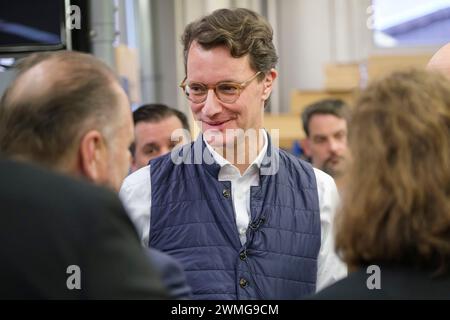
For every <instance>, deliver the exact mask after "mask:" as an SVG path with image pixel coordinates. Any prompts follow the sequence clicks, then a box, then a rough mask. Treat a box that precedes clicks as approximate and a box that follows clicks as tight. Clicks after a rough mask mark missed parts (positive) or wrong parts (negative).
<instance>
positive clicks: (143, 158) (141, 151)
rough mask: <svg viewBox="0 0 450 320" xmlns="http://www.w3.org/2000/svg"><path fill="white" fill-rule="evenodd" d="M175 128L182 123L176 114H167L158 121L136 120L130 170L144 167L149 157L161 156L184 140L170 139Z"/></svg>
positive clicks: (181, 126)
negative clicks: (133, 150)
mask: <svg viewBox="0 0 450 320" xmlns="http://www.w3.org/2000/svg"><path fill="white" fill-rule="evenodd" d="M177 129H183V125H182V123H181V121H180V119H178V118H177V117H176V116H169V117H167V118H165V119H162V120H161V121H159V122H147V121H140V122H138V123H137V124H136V127H135V128H134V134H135V153H134V157H133V162H132V166H131V169H132V171H133V172H134V171H136V170H138V169H140V168H142V167H145V166H146V165H147V164H148V162H149V161H150V160H151V159H153V158H156V157H159V156H162V155H164V154H166V153H168V152H170V151H171V150H172V149H173V148H174V147H175V146H176V145H177V144H178V143H183V142H184V141H180V142H178V141H172V140H171V136H172V133H173V132H174V131H175V130H177Z"/></svg>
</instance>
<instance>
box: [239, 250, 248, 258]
mask: <svg viewBox="0 0 450 320" xmlns="http://www.w3.org/2000/svg"><path fill="white" fill-rule="evenodd" d="M239 258H240V259H241V260H242V261H244V260H245V259H247V250H244V251H242V252H241V253H240V254H239Z"/></svg>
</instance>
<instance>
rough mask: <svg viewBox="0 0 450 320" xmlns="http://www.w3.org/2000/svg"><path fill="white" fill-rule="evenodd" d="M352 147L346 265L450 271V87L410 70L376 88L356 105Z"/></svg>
mask: <svg viewBox="0 0 450 320" xmlns="http://www.w3.org/2000/svg"><path fill="white" fill-rule="evenodd" d="M349 146H350V149H351V151H352V155H353V163H352V165H351V167H350V168H349V172H348V177H347V178H348V181H347V185H346V186H347V189H346V190H345V192H344V196H343V205H342V210H341V212H340V214H339V215H338V216H337V218H336V227H337V231H336V232H337V233H336V249H337V251H338V253H339V254H340V255H341V257H342V259H343V260H344V261H345V262H347V263H348V264H349V266H350V267H357V266H363V265H368V264H372V263H379V264H385V265H397V266H398V265H402V266H409V267H418V268H422V269H426V270H429V271H432V272H436V273H438V274H439V273H444V272H448V270H449V265H448V264H449V262H450V82H448V80H446V79H445V78H444V77H443V76H442V75H439V74H435V73H429V72H426V71H419V70H410V71H402V72H396V73H393V74H392V75H390V76H388V77H386V78H385V79H382V80H380V81H378V82H375V83H373V84H372V85H370V86H369V87H368V88H367V89H366V90H365V91H363V92H362V93H361V95H360V96H359V98H358V99H357V101H356V107H355V109H354V111H353V114H352V117H351V120H350V124H349Z"/></svg>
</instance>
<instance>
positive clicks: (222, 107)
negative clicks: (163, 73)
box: [187, 42, 276, 147]
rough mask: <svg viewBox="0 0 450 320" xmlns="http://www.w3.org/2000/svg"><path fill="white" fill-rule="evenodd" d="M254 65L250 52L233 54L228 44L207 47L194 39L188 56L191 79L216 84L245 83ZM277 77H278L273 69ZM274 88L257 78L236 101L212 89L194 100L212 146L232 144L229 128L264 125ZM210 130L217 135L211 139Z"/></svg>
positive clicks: (194, 105)
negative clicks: (226, 100) (201, 99)
mask: <svg viewBox="0 0 450 320" xmlns="http://www.w3.org/2000/svg"><path fill="white" fill-rule="evenodd" d="M255 73H256V72H255V70H252V68H250V64H249V58H248V56H243V57H240V58H233V57H232V56H231V55H230V52H229V50H228V48H226V47H224V46H220V47H216V48H212V49H210V50H205V49H203V48H202V47H201V46H200V45H198V44H197V43H196V42H194V43H193V44H192V45H191V47H190V49H189V54H188V59H187V82H188V83H192V82H196V83H203V84H205V85H215V84H217V83H218V82H223V81H231V82H238V83H241V82H243V81H246V80H248V79H249V78H251V77H252V76H253V75H254V74H255ZM271 76H273V79H274V78H275V77H276V73H275V71H274V72H273V75H271ZM270 89H271V87H270V88H266V89H265V88H264V81H262V82H259V80H258V79H255V80H253V81H252V82H250V84H249V85H248V86H247V87H246V88H245V89H244V90H243V91H242V92H241V94H240V96H239V98H238V99H237V100H236V101H235V102H234V103H224V102H222V101H220V100H219V99H218V98H217V96H216V95H215V93H214V91H213V90H209V91H208V96H207V98H206V101H205V102H203V103H194V102H192V101H190V106H191V110H192V112H193V114H194V117H195V120H197V121H198V122H199V125H200V126H201V130H202V132H203V133H206V135H205V137H206V139H207V141H208V143H210V144H211V145H212V146H217V147H225V146H227V147H229V146H232V145H233V143H234V141H235V139H234V137H233V136H232V135H226V130H229V129H243V130H244V131H246V130H249V129H260V128H262V123H263V115H264V101H265V100H266V99H267V98H268V97H269V95H270ZM208 133H213V134H214V136H216V137H215V138H216V139H208Z"/></svg>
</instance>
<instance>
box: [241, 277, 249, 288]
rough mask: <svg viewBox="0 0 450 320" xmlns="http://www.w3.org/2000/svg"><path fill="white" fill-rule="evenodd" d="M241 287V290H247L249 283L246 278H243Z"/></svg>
mask: <svg viewBox="0 0 450 320" xmlns="http://www.w3.org/2000/svg"><path fill="white" fill-rule="evenodd" d="M239 285H240V286H241V288H245V287H246V286H248V281H247V280H246V279H244V278H241V280H239Z"/></svg>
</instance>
